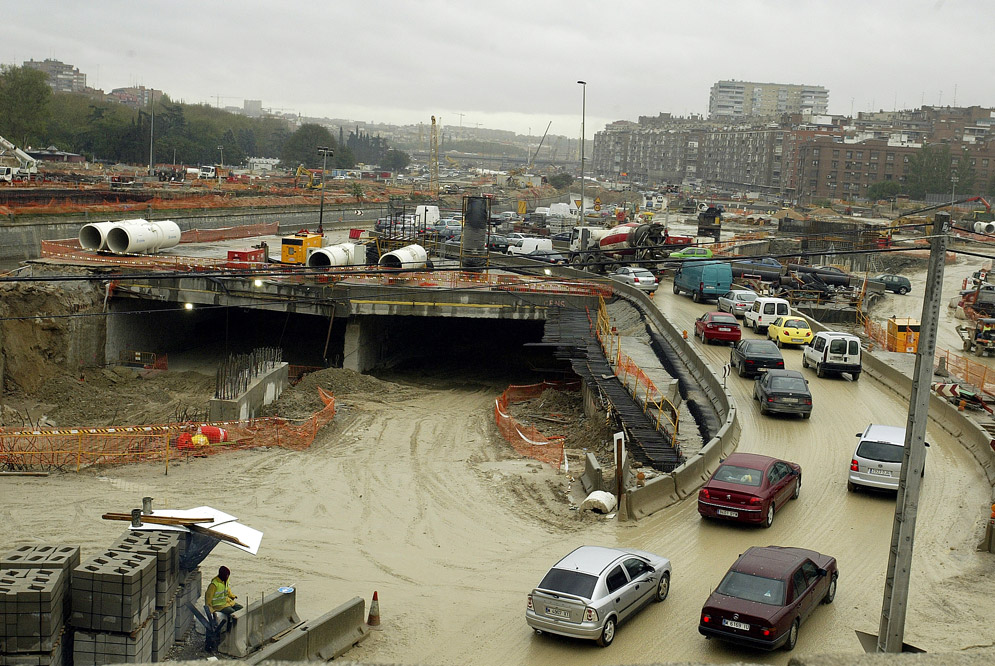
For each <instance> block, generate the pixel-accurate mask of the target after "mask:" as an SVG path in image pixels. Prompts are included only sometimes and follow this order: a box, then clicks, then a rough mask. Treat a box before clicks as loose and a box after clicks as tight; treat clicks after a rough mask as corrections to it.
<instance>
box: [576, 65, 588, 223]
mask: <svg viewBox="0 0 995 666" xmlns="http://www.w3.org/2000/svg"><path fill="white" fill-rule="evenodd" d="M577 83H579V84H580V85H581V87H582V88H583V90H584V92H583V101H582V102H581V107H580V224H581V226H583V224H584V143H585V141H584V139H585V131H584V123H585V121H586V120H587V81H578V82H577Z"/></svg>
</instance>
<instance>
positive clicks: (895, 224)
mask: <svg viewBox="0 0 995 666" xmlns="http://www.w3.org/2000/svg"><path fill="white" fill-rule="evenodd" d="M975 202H977V203H980V204H981V205H983V206H984V207H985V210H986V211H987V212H988V214H989V215H990V214H991V212H992V207H991V204H989V203H988V202H987V201H986V200H985V199H984V198H983V197H967V198H965V199H957V200H956V201H948V202H946V203H941V204H935V205H933V206H926V207H925V208H918V209H916V210H913V211H909V212H908V213H905V214H903V215H900V216H899V217H896V218H895V219H894V220H892V221H891V222H890V223H889V224H888V228H887V229H886V230H884V231H881V232H880V237H879V238H878V247H891V245H892V236H893V235H894V233H895V230H896V229H898V228H899V227H902V226H905V225H908V224H913V220H912V219H910V218H912V217H913V216H915V215H921V214H922V213H928V212H929V211H931V210H937V209H939V208H947V207H952V206H956V205H958V204H963V203H975ZM924 224H925V225H926V226H925V233H926V234H927V235H928V234H929V233H931V231H932V223H930V222H925V223H924Z"/></svg>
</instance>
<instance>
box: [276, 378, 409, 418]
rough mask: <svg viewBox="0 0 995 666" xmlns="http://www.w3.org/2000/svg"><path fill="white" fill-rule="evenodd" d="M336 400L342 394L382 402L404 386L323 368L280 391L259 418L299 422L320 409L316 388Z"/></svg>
mask: <svg viewBox="0 0 995 666" xmlns="http://www.w3.org/2000/svg"><path fill="white" fill-rule="evenodd" d="M319 386H320V387H321V388H322V389H324V390H325V391H328V392H329V393H331V394H332V395H334V396H336V397H339V396H345V395H351V396H357V397H361V398H364V399H370V400H378V401H383V400H385V399H386V398H387V397H388V396H392V397H398V396H399V395H400V394H401V393H402V392H403V391H404V387H402V386H401V385H399V384H394V383H393V382H388V381H384V380H381V379H377V378H376V377H370V376H369V375H364V374H361V373H358V372H356V371H355V370H348V369H346V368H325V369H324V370H318V371H316V372H310V373H308V374H306V375H304V377H303V379H301V381H300V382H298V383H297V385H295V386H289V387H287V389H285V390H284V392H283V394H282V395H281V396H280V398H279V399H278V400H277V401H276V402H274V403H272V404H271V405H268V406H266V407H264V408H263V409H262V412H261V414H260V415H261V416H276V415H278V416H282V417H284V418H287V419H303V418H307V417H309V416H311V415H312V414H313V413H315V412H317V411H319V410H320V409H321V408H322V407H324V403H323V402H322V401H321V397H320V396H319V395H318V387H319Z"/></svg>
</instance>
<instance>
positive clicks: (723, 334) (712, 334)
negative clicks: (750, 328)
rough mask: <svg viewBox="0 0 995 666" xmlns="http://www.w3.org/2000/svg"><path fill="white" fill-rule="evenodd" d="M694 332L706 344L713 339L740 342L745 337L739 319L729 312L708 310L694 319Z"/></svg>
mask: <svg viewBox="0 0 995 666" xmlns="http://www.w3.org/2000/svg"><path fill="white" fill-rule="evenodd" d="M694 334H695V336H697V337H699V338H701V341H702V342H703V343H705V344H706V345H707V344H711V342H712V340H718V341H720V342H738V341H739V339H740V338H741V337H743V331H742V329H740V328H739V320H737V319H736V317H735V315H731V314H729V313H727V312H706V313H705V314H703V315H701V316H700V317H698V318H697V319H695V320H694Z"/></svg>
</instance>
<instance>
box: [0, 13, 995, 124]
mask: <svg viewBox="0 0 995 666" xmlns="http://www.w3.org/2000/svg"><path fill="white" fill-rule="evenodd" d="M993 8H995V3H993V2H991V1H990V0H938V1H937V0H932V1H925V0H860V1H855V0H825V1H817V0H783V1H775V0H689V1H685V0H674V1H668V0H656V1H647V2H643V1H629V0H614V1H605V0H598V1H588V0H532V1H531V2H529V1H526V2H519V1H518V0H499V1H497V2H484V1H482V0H460V1H456V0H451V1H445V0H424V1H419V0H409V1H401V0H363V1H357V0H332V1H330V2H323V1H322V0H311V1H305V2H294V3H289V2H284V1H283V0H269V1H268V2H264V1H260V0H238V1H237V2H204V1H203V0H199V1H191V0H169V1H166V2H145V1H137V2H136V1H135V0H121V1H118V0H113V1H112V0H106V1H101V0H92V1H89V2H82V1H76V0H60V1H50V0H30V1H13V0H0V15H2V16H3V24H4V36H3V39H2V40H0V62H2V63H6V64H17V65H19V64H21V63H22V62H23V61H25V60H29V59H35V60H43V59H45V58H53V59H56V60H61V61H63V62H66V63H70V64H72V65H74V66H76V67H78V68H79V69H80V70H81V71H82V72H83V73H85V74H86V75H87V83H88V84H89V85H91V86H93V87H96V88H101V89H103V90H104V91H106V92H109V91H110V90H111V89H113V88H119V87H124V86H129V85H145V86H148V87H154V88H156V89H161V90H164V91H165V92H166V93H167V94H168V95H170V96H171V97H172V98H173V99H175V100H182V101H184V102H188V103H209V104H212V105H216V104H219V103H220V104H221V105H222V106H239V107H240V106H241V105H242V101H243V99H260V100H262V103H263V106H264V107H266V108H274V109H285V110H291V111H295V112H299V113H303V114H306V115H315V116H327V117H332V118H348V119H353V120H364V121H374V122H389V123H398V124H407V123H418V122H426V123H427V122H429V119H430V117H431V116H432V115H433V114H434V115H435V116H436V117H438V118H441V122H442V124H443V125H450V126H455V125H459V124H461V123H462V124H463V125H465V126H470V127H475V126H477V125H478V124H479V125H480V126H481V127H490V128H501V129H510V130H514V131H517V132H519V133H521V134H526V133H528V132H530V131H531V133H532V134H533V135H541V134H542V132H543V131H544V130H545V129H546V125H547V124H548V123H549V122H550V121H552V126H551V128H550V133H552V134H562V135H567V136H573V137H576V136H578V135H579V134H580V125H581V108H582V87H581V86H580V85H578V84H577V83H576V81H577V80H578V79H582V80H584V81H587V106H586V108H587V111H586V119H587V122H586V135H587V137H588V138H591V137H593V136H594V133H595V132H597V131H598V130H601V129H603V128H604V126H605V124H606V123H609V122H612V121H614V120H620V119H628V120H637V119H638V117H639V116H640V115H649V116H655V115H657V114H658V113H660V112H670V113H673V114H675V115H686V114H689V113H701V114H707V112H708V93H709V88H710V87H711V85H712V84H713V83H715V82H716V81H719V80H722V79H738V80H746V81H761V82H776V83H794V84H808V85H820V86H824V87H826V88H828V89H829V111H830V113H833V114H850V112H851V110H852V111H853V112H854V113H856V112H858V111H868V110H877V109H886V110H891V109H894V108H896V107H897V108H900V109H901V108H915V107H919V106H921V105H922V104H923V103H925V104H932V105H936V104H942V105H952V104H954V103H956V104H957V105H958V106H969V105H972V104H977V105H981V106H989V107H995V52H993V47H992V45H991V39H990V31H989V30H988V28H986V26H990V25H991V16H992V13H991V12H992V9H993ZM460 114H463V115H462V117H461V116H460Z"/></svg>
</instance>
